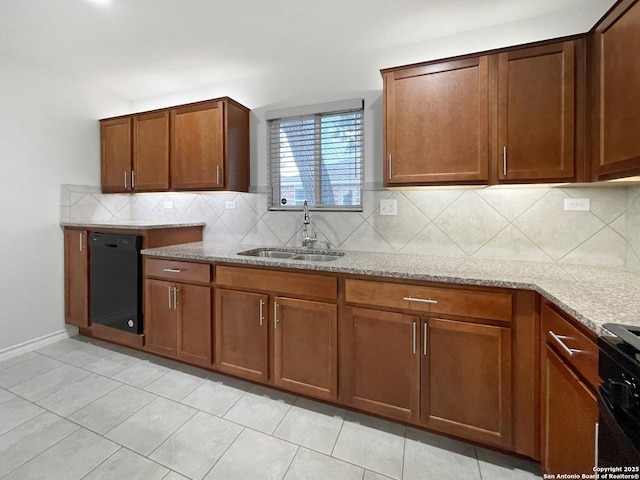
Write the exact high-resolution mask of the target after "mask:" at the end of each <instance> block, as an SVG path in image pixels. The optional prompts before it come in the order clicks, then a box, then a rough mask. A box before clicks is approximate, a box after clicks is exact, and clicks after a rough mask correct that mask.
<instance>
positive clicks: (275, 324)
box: [273, 302, 279, 328]
mask: <svg viewBox="0 0 640 480" xmlns="http://www.w3.org/2000/svg"><path fill="white" fill-rule="evenodd" d="M278 306H279V305H278V302H274V303H273V328H278V322H279V320H278Z"/></svg>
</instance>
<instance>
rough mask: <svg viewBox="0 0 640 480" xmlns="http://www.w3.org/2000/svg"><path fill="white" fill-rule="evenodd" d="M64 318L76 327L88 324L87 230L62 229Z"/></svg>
mask: <svg viewBox="0 0 640 480" xmlns="http://www.w3.org/2000/svg"><path fill="white" fill-rule="evenodd" d="M64 307H65V308H64V318H65V322H66V323H68V324H70V325H75V326H77V327H85V328H86V327H88V326H89V232H88V231H87V230H76V229H71V228H65V230H64Z"/></svg>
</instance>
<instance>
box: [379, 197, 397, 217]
mask: <svg viewBox="0 0 640 480" xmlns="http://www.w3.org/2000/svg"><path fill="white" fill-rule="evenodd" d="M380 215H398V201H397V200H396V199H395V198H382V199H380Z"/></svg>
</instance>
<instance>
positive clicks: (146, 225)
mask: <svg viewBox="0 0 640 480" xmlns="http://www.w3.org/2000/svg"><path fill="white" fill-rule="evenodd" d="M204 225H205V223H204V222H194V223H184V222H166V223H159V222H158V221H157V220H156V221H148V220H121V221H117V222H92V221H86V222H70V221H69V222H60V226H61V227H79V228H115V229H123V230H154V229H159V228H180V227H202V226H204Z"/></svg>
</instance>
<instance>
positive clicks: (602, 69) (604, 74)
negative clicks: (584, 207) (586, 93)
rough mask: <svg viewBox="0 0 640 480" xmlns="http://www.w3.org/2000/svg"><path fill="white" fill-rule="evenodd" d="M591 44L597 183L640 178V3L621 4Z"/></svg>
mask: <svg viewBox="0 0 640 480" xmlns="http://www.w3.org/2000/svg"><path fill="white" fill-rule="evenodd" d="M592 41H593V48H592V50H591V51H592V52H593V57H592V63H593V67H594V68H593V76H592V82H593V98H592V112H593V116H592V119H593V129H592V134H591V139H592V145H591V147H592V159H593V165H592V168H593V179H594V180H606V179H611V178H619V177H625V176H633V175H640V95H639V94H638V92H640V62H638V54H637V52H639V51H640V3H636V1H635V0H625V1H622V2H619V5H617V6H616V8H615V9H614V10H613V11H612V12H611V13H610V14H609V15H608V16H607V17H606V18H605V19H604V21H603V22H602V23H601V24H600V25H598V27H597V28H596V30H595V34H594V36H593V39H592Z"/></svg>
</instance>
